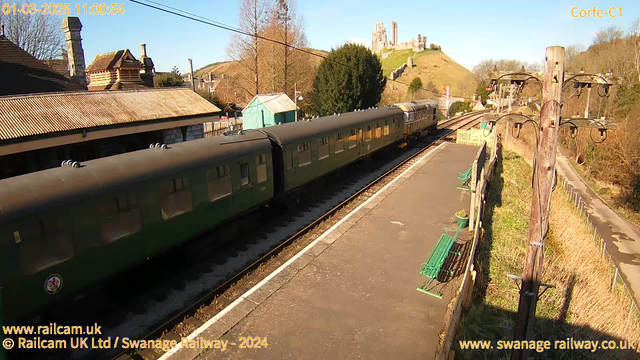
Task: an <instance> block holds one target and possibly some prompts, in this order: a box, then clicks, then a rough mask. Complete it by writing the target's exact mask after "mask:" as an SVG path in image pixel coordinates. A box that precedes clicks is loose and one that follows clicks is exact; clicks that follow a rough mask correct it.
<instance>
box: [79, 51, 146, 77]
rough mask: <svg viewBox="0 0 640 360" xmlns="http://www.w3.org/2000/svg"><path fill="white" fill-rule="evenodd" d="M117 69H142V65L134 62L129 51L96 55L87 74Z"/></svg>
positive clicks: (136, 61)
mask: <svg viewBox="0 0 640 360" xmlns="http://www.w3.org/2000/svg"><path fill="white" fill-rule="evenodd" d="M118 68H138V69H142V68H143V65H142V64H141V63H140V62H139V61H138V60H136V58H135V57H134V56H133V55H132V54H131V52H130V51H129V49H125V50H118V51H112V52H109V53H106V54H100V55H97V56H96V58H95V59H93V62H92V63H91V65H89V67H88V68H87V72H91V71H101V70H112V69H118Z"/></svg>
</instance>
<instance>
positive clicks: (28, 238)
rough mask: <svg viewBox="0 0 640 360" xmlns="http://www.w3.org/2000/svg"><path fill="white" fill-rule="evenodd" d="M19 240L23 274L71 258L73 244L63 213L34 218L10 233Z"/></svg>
mask: <svg viewBox="0 0 640 360" xmlns="http://www.w3.org/2000/svg"><path fill="white" fill-rule="evenodd" d="M13 237H14V239H15V241H16V242H18V243H20V261H21V264H22V270H23V271H24V273H25V274H27V275H31V274H35V273H38V272H40V271H42V270H44V269H46V268H49V267H51V266H54V265H57V264H59V263H61V262H64V261H66V260H69V259H71V258H72V257H73V244H72V242H71V233H70V232H69V218H68V217H67V215H66V214H59V215H55V216H50V217H44V218H40V219H37V220H35V221H33V222H31V223H29V224H25V226H23V227H20V228H19V230H16V231H14V232H13Z"/></svg>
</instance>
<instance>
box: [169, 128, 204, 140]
mask: <svg viewBox="0 0 640 360" xmlns="http://www.w3.org/2000/svg"><path fill="white" fill-rule="evenodd" d="M202 138H204V126H203V125H202V124H196V125H190V126H188V127H187V136H186V139H184V137H183V136H182V130H181V129H180V128H175V129H167V130H162V140H163V141H164V143H165V144H175V143H179V142H183V141H189V140H196V139H202Z"/></svg>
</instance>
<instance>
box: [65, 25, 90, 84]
mask: <svg viewBox="0 0 640 360" xmlns="http://www.w3.org/2000/svg"><path fill="white" fill-rule="evenodd" d="M81 30H82V23H81V22H80V19H79V18H77V17H66V18H64V19H63V20H62V31H64V37H65V39H66V41H67V60H68V61H69V75H70V76H71V81H73V82H75V83H78V84H80V85H82V86H84V87H86V86H87V78H86V74H85V62H84V50H82V38H81V37H80V31H81Z"/></svg>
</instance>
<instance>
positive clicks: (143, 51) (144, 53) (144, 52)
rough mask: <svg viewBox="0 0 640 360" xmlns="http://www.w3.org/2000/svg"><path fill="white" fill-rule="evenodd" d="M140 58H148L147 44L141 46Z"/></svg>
mask: <svg viewBox="0 0 640 360" xmlns="http://www.w3.org/2000/svg"><path fill="white" fill-rule="evenodd" d="M140 57H147V44H140Z"/></svg>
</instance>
